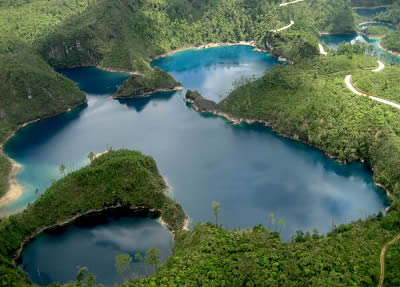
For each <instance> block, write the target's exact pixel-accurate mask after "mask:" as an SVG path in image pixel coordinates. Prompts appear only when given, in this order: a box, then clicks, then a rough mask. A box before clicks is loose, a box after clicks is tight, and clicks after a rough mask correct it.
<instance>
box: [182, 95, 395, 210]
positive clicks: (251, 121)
mask: <svg viewBox="0 0 400 287" xmlns="http://www.w3.org/2000/svg"><path fill="white" fill-rule="evenodd" d="M203 99H204V98H203ZM184 101H185V102H186V103H189V104H191V105H192V107H193V109H194V110H195V111H197V112H199V113H204V114H211V115H214V116H217V117H221V118H223V119H224V120H226V121H228V122H230V123H231V124H233V125H240V124H243V123H245V124H248V125H251V124H255V123H258V124H262V125H264V126H265V127H267V128H271V129H272V131H273V132H275V133H276V134H277V135H279V136H281V137H283V138H287V139H290V140H294V141H297V142H300V143H302V144H304V145H306V146H309V147H312V148H315V149H318V150H320V151H322V152H323V153H324V154H325V155H326V156H327V157H328V158H331V159H334V160H336V162H338V163H340V164H349V163H351V162H355V161H359V162H361V163H364V164H365V163H367V164H368V166H369V168H370V170H371V171H372V179H373V182H374V184H375V186H377V187H379V188H381V189H383V190H384V191H385V192H386V197H387V198H389V199H392V198H393V196H392V192H391V191H390V190H389V189H388V188H387V187H386V186H385V185H383V184H381V183H379V182H377V181H376V178H375V175H374V169H373V168H372V167H371V166H370V165H369V163H368V162H367V161H366V160H365V159H362V158H358V159H353V160H350V161H347V160H339V159H338V157H337V156H335V155H332V154H329V153H328V152H326V151H324V150H323V149H321V148H319V147H317V146H314V145H312V144H310V143H309V142H307V141H304V140H301V139H300V137H299V135H297V134H294V135H288V134H285V133H282V132H280V131H278V130H277V129H276V128H274V126H272V125H271V123H269V122H267V121H264V120H258V119H248V118H236V117H234V116H231V115H229V114H228V113H224V112H221V111H218V110H201V109H200V108H199V107H198V106H196V104H195V102H194V101H192V100H188V99H186V97H185V99H184ZM390 208H391V205H389V206H387V207H386V209H385V210H386V211H389V210H390Z"/></svg>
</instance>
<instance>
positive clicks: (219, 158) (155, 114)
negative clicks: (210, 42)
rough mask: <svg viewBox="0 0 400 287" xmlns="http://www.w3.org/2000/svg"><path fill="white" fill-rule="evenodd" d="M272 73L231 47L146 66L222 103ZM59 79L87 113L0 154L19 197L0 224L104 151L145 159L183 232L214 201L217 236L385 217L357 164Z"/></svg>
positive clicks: (160, 100) (255, 55)
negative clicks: (221, 228) (182, 216)
mask: <svg viewBox="0 0 400 287" xmlns="http://www.w3.org/2000/svg"><path fill="white" fill-rule="evenodd" d="M276 63H277V62H276V60H275V59H274V58H272V57H270V56H268V55H267V54H263V53H259V52H254V51H252V48H250V47H245V46H234V47H219V48H213V49H209V50H198V51H186V52H183V53H179V54H176V55H174V56H171V57H169V58H167V59H160V60H157V61H155V62H154V63H153V64H154V65H158V66H160V67H161V68H163V69H165V70H167V71H169V72H171V73H172V75H173V76H174V77H175V78H176V79H177V80H179V81H181V82H182V83H183V85H184V86H185V87H186V88H196V89H197V90H199V91H200V92H203V93H204V95H205V96H206V97H208V98H211V99H221V97H220V95H222V96H223V95H225V94H226V92H227V91H228V90H229V89H231V87H232V82H233V81H235V80H238V79H240V77H250V76H252V75H253V74H256V75H261V74H262V70H263V69H268V68H271V67H272V66H273V65H275V64H276ZM235 71H237V73H236V72H235ZM60 72H62V73H63V74H64V75H66V76H68V77H70V78H71V79H72V80H74V81H76V82H77V83H78V84H79V85H80V87H81V88H82V89H84V91H86V92H87V93H88V104H87V105H86V106H83V107H81V108H79V109H76V110H74V111H71V112H68V113H65V114H62V115H60V116H57V117H54V118H50V119H45V120H42V121H39V122H37V123H34V124H32V125H30V126H28V127H25V128H23V129H21V130H20V131H19V132H18V133H17V134H16V136H15V137H13V138H12V139H11V140H10V141H9V143H8V144H7V145H6V147H5V151H6V152H7V154H8V155H9V156H11V157H12V158H14V159H15V160H17V161H18V162H20V163H21V164H23V166H24V168H23V170H22V171H21V172H20V173H19V174H18V180H19V181H20V182H21V183H22V184H23V185H24V186H25V188H26V192H25V193H24V195H23V196H22V197H21V198H20V199H19V200H18V201H17V202H16V203H14V204H11V205H9V206H8V207H6V208H2V209H1V212H2V213H3V214H4V213H6V212H12V211H15V210H17V209H20V208H23V207H24V206H26V204H28V202H30V201H32V200H34V199H35V198H36V197H37V195H35V194H34V192H33V190H34V189H35V188H39V189H40V191H41V192H42V191H43V190H45V188H46V187H47V186H49V184H50V182H51V181H52V180H54V179H57V178H59V175H58V173H57V170H58V166H59V165H60V164H61V163H63V164H65V165H66V166H68V167H71V168H72V169H76V168H79V167H80V166H82V165H84V164H86V163H87V161H88V160H87V155H88V153H89V152H91V151H93V152H102V151H104V150H106V149H107V148H108V147H110V146H112V147H113V148H114V149H118V148H130V149H138V150H140V151H142V152H143V153H145V154H148V155H151V156H152V157H154V159H155V160H156V161H157V163H158V166H159V168H160V171H161V173H162V174H163V175H164V176H165V179H166V181H167V182H168V184H169V185H170V196H171V197H173V198H175V199H176V200H177V201H178V202H179V203H180V204H181V205H182V207H183V208H184V210H185V212H186V213H187V214H188V215H189V216H190V218H191V221H192V224H195V223H196V222H198V221H203V222H204V221H214V218H213V212H212V208H211V202H212V201H214V200H217V201H220V202H221V212H220V222H221V223H223V224H224V225H225V226H226V227H228V228H245V227H251V226H254V225H256V224H264V225H266V223H267V220H268V214H270V213H274V214H275V215H276V217H278V218H279V219H284V220H285V221H286V223H287V227H286V229H284V231H283V232H282V236H283V237H284V238H288V237H289V236H290V235H291V234H293V233H294V232H295V231H296V230H298V229H303V230H306V231H312V230H313V229H314V228H318V229H319V230H320V232H327V231H329V230H331V227H332V222H333V221H335V223H336V224H340V223H344V222H350V221H352V220H356V219H358V218H360V217H365V216H367V215H369V214H373V213H377V212H379V211H382V210H383V209H384V207H385V199H384V194H383V192H382V190H380V189H378V188H376V187H375V186H374V184H373V181H372V177H371V172H370V170H368V168H367V167H366V166H364V165H362V164H361V163H353V164H349V165H342V164H338V163H337V162H336V161H335V160H333V159H329V158H328V157H326V156H325V155H324V154H323V153H322V152H320V151H318V150H316V149H313V148H311V147H308V146H305V145H303V144H301V143H299V142H295V141H291V140H288V139H285V138H282V137H280V136H278V135H277V134H276V133H274V132H273V131H272V130H271V129H269V128H265V127H264V126H262V125H251V126H249V125H240V126H233V125H232V124H231V123H229V122H227V121H225V120H224V119H222V118H219V117H215V116H210V115H202V114H199V113H198V112H196V111H195V110H193V109H192V108H191V107H190V106H189V105H186V104H185V103H184V101H183V98H184V92H176V93H167V94H156V95H154V96H152V97H148V98H144V99H132V100H120V101H117V100H113V99H112V98H111V97H110V95H111V93H112V91H113V90H115V89H116V87H117V86H118V85H120V84H122V82H123V80H124V79H125V78H126V75H122V74H114V73H109V72H104V71H99V70H97V69H95V68H79V69H71V70H61V71H60ZM108 77H110V81H108ZM113 87H114V88H113ZM106 229H107V228H106ZM59 240H64V237H59ZM71 279H73V278H71Z"/></svg>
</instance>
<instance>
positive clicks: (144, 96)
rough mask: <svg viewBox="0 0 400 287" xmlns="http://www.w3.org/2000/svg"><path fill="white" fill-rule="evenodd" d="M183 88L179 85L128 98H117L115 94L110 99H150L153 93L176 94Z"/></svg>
mask: <svg viewBox="0 0 400 287" xmlns="http://www.w3.org/2000/svg"><path fill="white" fill-rule="evenodd" d="M183 90H184V87H183V86H181V85H179V86H176V87H174V88H172V89H155V90H153V91H150V92H145V93H141V94H140V95H134V96H129V97H119V96H116V94H114V95H112V98H113V99H115V100H124V99H140V98H148V97H151V95H153V94H155V93H167V92H177V91H183Z"/></svg>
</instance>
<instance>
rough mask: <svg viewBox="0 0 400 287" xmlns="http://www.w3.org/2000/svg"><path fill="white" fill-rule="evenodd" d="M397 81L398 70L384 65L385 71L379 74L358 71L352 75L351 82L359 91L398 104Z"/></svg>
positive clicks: (399, 75)
mask: <svg viewBox="0 0 400 287" xmlns="http://www.w3.org/2000/svg"><path fill="white" fill-rule="evenodd" d="M399 79H400V69H399V68H398V67H393V66H389V65H386V67H385V69H384V70H382V71H381V72H379V73H371V72H369V71H358V72H357V73H354V74H353V78H352V82H353V84H354V86H356V87H357V88H359V89H360V90H361V91H364V92H367V93H368V94H371V95H374V96H376V97H378V98H382V99H386V100H389V101H392V102H395V103H400V85H399V84H398V83H397V82H398V81H399Z"/></svg>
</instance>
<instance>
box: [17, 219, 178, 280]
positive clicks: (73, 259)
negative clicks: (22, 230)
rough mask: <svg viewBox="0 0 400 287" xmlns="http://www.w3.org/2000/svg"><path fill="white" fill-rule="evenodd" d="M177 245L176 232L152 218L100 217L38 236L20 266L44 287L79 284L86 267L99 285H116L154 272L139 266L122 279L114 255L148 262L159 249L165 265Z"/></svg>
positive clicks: (23, 256)
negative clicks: (149, 252) (138, 256)
mask: <svg viewBox="0 0 400 287" xmlns="http://www.w3.org/2000/svg"><path fill="white" fill-rule="evenodd" d="M172 245H173V240H172V235H171V233H170V232H169V231H168V230H167V229H166V228H165V227H163V226H162V225H161V224H160V223H158V222H157V221H155V220H152V219H150V218H146V217H121V216H116V215H109V216H96V217H91V218H90V220H88V219H85V220H84V219H80V220H78V221H77V222H74V223H73V224H69V225H67V226H64V227H58V228H56V229H53V230H49V231H46V232H44V233H42V234H40V235H39V236H37V237H36V238H35V239H34V240H33V241H31V242H30V243H28V244H27V246H26V248H25V249H24V252H23V254H22V258H21V260H22V262H21V265H20V267H21V268H23V269H24V270H25V271H26V272H27V273H28V274H29V277H30V279H31V280H32V281H33V282H35V283H36V284H38V285H41V286H45V285H49V284H51V283H54V282H60V283H67V282H70V281H72V280H75V278H76V275H77V272H78V270H79V268H81V267H87V268H88V270H89V272H91V273H93V274H95V276H96V281H97V283H102V284H107V285H109V286H111V285H112V284H114V283H117V282H122V281H123V280H124V279H127V278H128V277H137V276H138V275H140V276H146V275H150V274H151V273H153V267H152V266H149V265H147V264H145V262H143V261H142V262H139V261H136V262H134V263H133V264H132V265H131V266H130V269H129V270H127V271H126V272H125V273H124V274H122V275H120V274H118V273H117V271H116V269H115V256H117V255H119V254H129V255H130V256H132V257H134V255H135V254H137V253H140V254H141V255H142V256H143V257H144V256H145V254H146V251H147V250H149V249H150V248H153V247H155V248H159V249H160V255H161V262H165V260H166V259H167V258H168V257H169V255H170V253H171V247H172Z"/></svg>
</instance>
